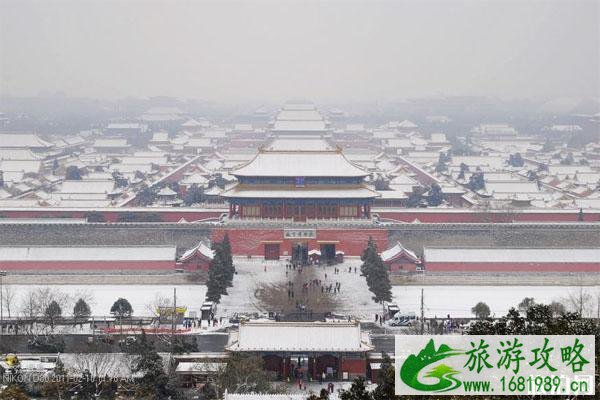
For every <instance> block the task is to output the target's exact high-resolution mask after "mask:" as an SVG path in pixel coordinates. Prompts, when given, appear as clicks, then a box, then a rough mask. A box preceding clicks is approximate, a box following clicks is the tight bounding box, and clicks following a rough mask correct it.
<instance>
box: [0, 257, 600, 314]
mask: <svg viewBox="0 0 600 400" xmlns="http://www.w3.org/2000/svg"><path fill="white" fill-rule="evenodd" d="M235 263H236V267H237V271H238V273H237V275H236V276H235V278H234V285H233V287H231V288H229V289H228V295H227V296H224V297H223V298H222V300H221V304H220V305H219V309H218V315H219V316H224V317H227V316H230V315H232V314H233V313H235V312H264V311H267V310H264V309H263V308H262V306H261V304H260V303H259V302H258V301H257V300H256V298H255V291H256V289H257V288H258V287H259V286H261V285H262V284H264V283H285V282H287V281H288V280H289V279H290V278H291V275H289V276H287V277H286V275H285V272H286V268H285V264H284V262H283V261H267V262H265V261H263V260H261V259H251V260H247V259H241V258H240V259H236V260H235ZM359 265H360V261H359V260H349V261H347V262H346V263H344V264H343V265H340V266H338V268H339V269H340V270H341V272H340V273H339V274H334V273H333V268H334V267H332V266H331V267H325V268H323V267H307V270H308V269H311V268H312V269H314V270H313V271H312V272H311V273H310V274H308V273H307V272H304V273H303V274H306V276H307V279H308V277H309V276H315V277H316V278H318V279H321V280H322V281H323V282H328V283H332V282H333V283H334V282H340V284H341V291H340V293H339V294H336V295H335V296H336V297H337V298H338V302H339V308H338V309H337V310H335V311H336V312H338V313H340V314H346V315H352V316H355V317H359V318H366V319H369V320H370V319H372V318H373V316H374V314H375V313H377V312H381V306H380V305H378V304H376V303H374V302H373V301H372V300H371V293H370V292H369V291H368V289H367V285H366V282H365V279H364V278H363V277H362V276H360V270H359ZM348 267H351V268H352V272H350V273H349V272H348ZM354 267H356V268H357V273H355V272H354ZM305 271H306V270H305ZM294 273H295V272H293V271H290V272H288V274H294ZM325 274H327V278H325ZM303 276H304V275H303ZM11 286H12V288H13V291H14V292H15V293H16V295H15V299H14V300H13V301H12V305H11V311H12V314H13V315H14V313H15V311H18V310H19V309H20V308H21V307H20V305H21V304H22V302H23V299H24V298H25V297H26V296H27V293H28V292H29V291H30V290H31V289H35V288H39V287H44V286H41V285H11ZM48 287H51V288H53V289H54V290H57V291H60V292H62V293H68V294H69V295H70V297H71V298H72V299H75V300H76V299H77V298H78V297H83V298H84V299H86V300H87V299H90V301H89V303H90V306H91V308H92V312H93V314H95V315H99V316H101V315H109V311H110V307H111V305H112V304H113V302H114V301H115V300H116V299H117V298H118V297H125V298H127V299H128V300H129V302H130V303H131V305H132V306H133V309H134V314H135V315H139V316H144V315H147V316H149V315H152V308H153V305H155V304H156V303H157V301H156V299H157V298H158V297H162V298H172V296H173V288H174V287H176V288H177V304H178V305H182V306H187V308H188V310H189V311H196V312H198V314H199V309H200V305H201V304H202V302H203V300H204V295H205V293H206V287H205V286H204V285H176V286H172V285H129V286H124V285H52V286H48ZM423 289H424V303H425V314H426V316H427V317H434V316H437V317H444V316H446V315H447V314H450V316H452V317H470V316H472V314H471V307H473V306H474V305H475V304H476V303H478V302H479V301H483V302H485V303H487V304H488V305H489V307H490V309H491V311H492V314H495V315H496V316H500V315H504V314H506V312H507V311H508V309H509V308H510V307H515V306H516V305H517V304H518V303H519V302H520V301H521V300H522V299H523V298H524V297H533V298H534V299H535V300H536V301H537V302H543V303H548V302H551V301H553V300H557V301H561V300H563V301H564V300H565V298H566V297H568V296H569V294H577V293H579V291H580V288H579V287H564V286H546V287H543V286H533V287H529V286H424V287H423ZM583 291H584V292H585V293H587V294H589V295H591V301H590V305H589V308H590V309H591V310H593V312H595V311H596V307H597V305H596V301H597V296H598V295H600V288H591V287H587V288H584V289H583ZM392 292H393V295H394V301H395V302H396V303H397V304H398V306H399V307H400V310H401V311H406V312H416V313H418V312H419V310H420V302H421V287H420V286H394V287H393V290H392ZM71 307H72V305H71ZM65 311H66V312H65V314H68V313H69V311H70V310H65ZM4 312H5V314H4V315H7V314H6V306H5V309H4Z"/></svg>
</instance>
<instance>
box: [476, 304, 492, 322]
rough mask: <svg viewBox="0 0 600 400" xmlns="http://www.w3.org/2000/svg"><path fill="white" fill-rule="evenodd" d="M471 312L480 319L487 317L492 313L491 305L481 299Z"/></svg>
mask: <svg viewBox="0 0 600 400" xmlns="http://www.w3.org/2000/svg"><path fill="white" fill-rule="evenodd" d="M471 312H472V313H473V314H474V315H475V317H477V318H479V319H483V318H487V317H489V316H490V313H491V312H490V307H489V306H488V305H487V304H485V303H484V302H483V301H480V302H479V303H477V304H476V305H475V306H474V307H473V308H471Z"/></svg>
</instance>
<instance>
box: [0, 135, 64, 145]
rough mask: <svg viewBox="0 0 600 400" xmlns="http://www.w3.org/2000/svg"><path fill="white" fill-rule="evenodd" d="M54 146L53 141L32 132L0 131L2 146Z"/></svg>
mask: <svg viewBox="0 0 600 400" xmlns="http://www.w3.org/2000/svg"><path fill="white" fill-rule="evenodd" d="M28 147H32V148H36V147H52V143H50V142H47V141H45V140H43V139H41V138H40V137H39V136H37V135H34V134H31V133H0V148H28Z"/></svg>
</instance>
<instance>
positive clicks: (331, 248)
mask: <svg viewBox="0 0 600 400" xmlns="http://www.w3.org/2000/svg"><path fill="white" fill-rule="evenodd" d="M321 262H323V263H327V264H333V263H334V262H335V244H322V245H321Z"/></svg>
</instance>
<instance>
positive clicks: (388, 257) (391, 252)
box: [381, 242, 421, 262]
mask: <svg viewBox="0 0 600 400" xmlns="http://www.w3.org/2000/svg"><path fill="white" fill-rule="evenodd" d="M403 254H404V255H405V256H406V257H407V258H408V259H410V260H412V261H413V262H421V260H420V259H419V257H417V255H416V254H415V253H414V252H412V251H410V250H408V249H407V248H405V247H403V246H402V245H401V244H400V242H397V243H396V245H395V246H394V247H392V248H391V249H387V250H385V251H382V252H381V259H382V260H383V261H384V262H389V261H393V260H395V259H397V258H399V257H400V256H401V255H403Z"/></svg>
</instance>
